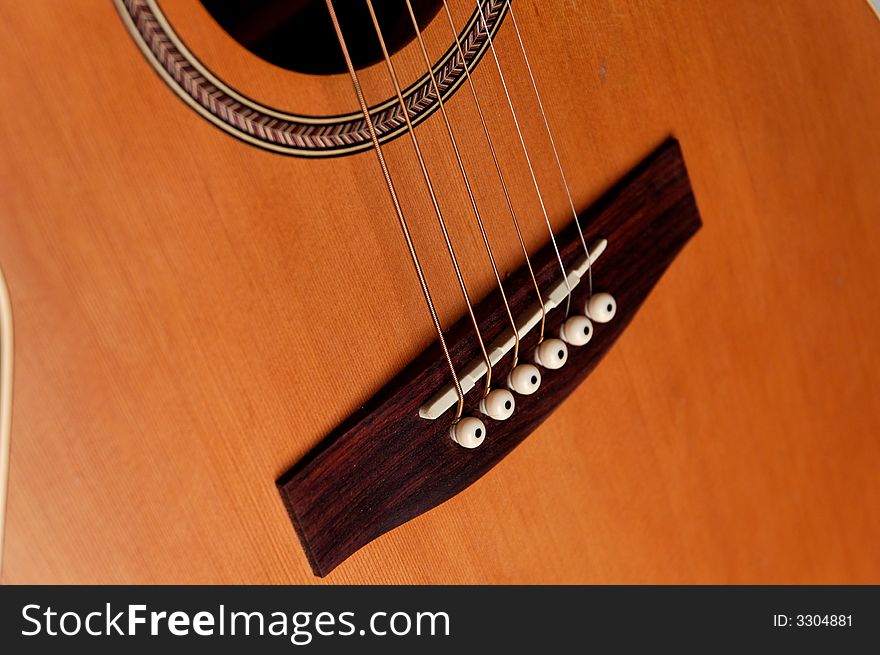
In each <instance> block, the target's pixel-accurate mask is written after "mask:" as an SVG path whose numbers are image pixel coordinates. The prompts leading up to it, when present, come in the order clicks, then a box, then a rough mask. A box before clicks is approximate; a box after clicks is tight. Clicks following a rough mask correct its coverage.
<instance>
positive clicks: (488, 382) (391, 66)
mask: <svg viewBox="0 0 880 655" xmlns="http://www.w3.org/2000/svg"><path fill="white" fill-rule="evenodd" d="M366 2H367V9H368V10H369V12H370V18H371V19H372V21H373V27H374V28H375V30H376V36H378V37H379V45H380V47H381V49H382V56H383V57H384V58H385V65H386V66H387V68H388V74H389V76H390V77H391V82H392V84H393V85H394V92H395V93H396V94H397V101H398V103H399V104H400V108H401V110H402V113H403V118H404V120H405V121H406V127H407V131H408V132H409V136H410V141H411V142H412V144H413V149H414V150H415V153H416V158H417V159H418V161H419V166H420V167H421V170H422V177H423V178H424V180H425V185H426V186H427V187H428V194H429V195H430V196H431V203H432V204H433V206H434V213H435V214H436V215H437V221H438V222H439V223H440V231H441V232H442V233H443V239H444V241H445V242H446V249H447V251H448V252H449V257H450V259H451V260H452V267H453V268H454V269H455V275H456V277H457V278H458V285H459V287H460V288H461V294H462V296H463V297H464V301H465V304H466V305H467V310H468V315H469V316H470V319H471V323H472V324H473V327H474V333H475V334H476V337H477V343H478V344H479V346H480V352H481V353H482V355H483V361H484V362H485V364H486V386H485V390H484V392H483V396H484V397H485V396H488V395H489V392H490V391H491V390H492V361H491V360H490V359H489V354H488V353H487V352H486V345H485V344H484V343H483V337H482V335H481V334H480V326H479V325H478V324H477V317H476V316H475V315H474V308H473V306H472V305H471V299H470V295H469V294H468V290H467V284H465V281H464V276H463V275H462V273H461V268H460V267H459V265H458V257H457V256H456V255H455V248H454V247H453V245H452V240H451V238H450V236H449V231H448V230H447V228H446V221H445V220H444V218H443V212H442V211H441V209H440V203H439V202H438V201H437V194H436V193H435V191H434V184H433V183H432V182H431V175H430V173H428V167H427V165H426V164H425V158H424V156H423V155H422V148H421V146H420V145H419V139H418V137H417V136H416V132H415V129H414V128H413V124H412V121H411V120H410V117H409V109H408V108H407V106H406V101H405V100H404V99H403V92H402V91H401V89H400V82H399V81H398V79H397V71H396V69H395V68H394V64H393V63H392V62H391V56H390V55H389V54H388V47H387V46H386V44H385V38H384V36H383V35H382V28H381V27H380V26H379V19H378V18H377V17H376V10H375V9H374V8H373V2H372V0H366ZM456 379H457V378H456Z"/></svg>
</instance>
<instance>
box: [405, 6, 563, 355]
mask: <svg viewBox="0 0 880 655" xmlns="http://www.w3.org/2000/svg"><path fill="white" fill-rule="evenodd" d="M407 1H409V0H407ZM443 8H444V9H445V11H446V18H447V20H448V21H449V28H450V30H451V31H452V34H453V36H454V37H455V47H456V48H457V49H458V56H459V57H460V58H461V61H462V66H464V74H465V79H466V80H467V83H468V86H469V87H470V90H471V96H472V97H473V99H474V104H475V105H476V108H477V115H478V116H479V117H480V124H481V125H482V126H483V134H484V135H485V136H486V143H487V144H488V146H489V152H490V153H491V154H492V162H493V163H494V164H495V171H496V172H497V173H498V179H499V181H500V182H501V190H502V191H503V192H504V200H505V202H506V203H507V210H508V212H509V213H510V218H511V220H512V221H513V228H514V230H515V231H516V237H517V239H518V241H519V245H520V247H521V248H522V251H523V255H524V256H525V259H526V267H527V268H528V271H529V275H530V276H531V278H532V284H534V285H535V293H536V294H537V296H538V304H539V305H540V306H541V330H540V332H539V335H538V343H541V342H542V341H543V340H544V326H545V324H546V321H547V310H546V308H545V307H544V299H543V297H542V296H541V288H540V287H539V286H538V279H537V278H536V277H535V271H534V269H533V268H532V261H531V259H530V257H529V250H528V248H526V243H525V240H524V239H523V235H522V230H521V229H520V226H519V220H518V219H517V216H516V211H514V208H513V201H512V200H511V198H510V192H509V191H508V188H507V182H506V180H505V179H504V173H503V172H502V170H501V164H500V162H499V160H498V153H497V152H496V151H495V145H494V143H493V142H492V135H491V134H490V133H489V126H488V124H487V122H486V117H485V115H484V114H483V108H482V105H481V104H480V99H479V97H478V96H477V89H476V87H475V86H474V83H473V80H471V72H470V68H469V67H468V65H467V59H465V56H464V50H462V47H461V42H460V41H459V35H458V31H457V30H456V28H455V21H454V20H453V19H452V13H451V12H450V11H449V3H448V2H447V0H443ZM514 333H515V334H516V333H517V331H516V330H514ZM518 341H519V336H518V334H517V342H518ZM517 345H518V343H517ZM515 365H516V358H515V357H514V366H515Z"/></svg>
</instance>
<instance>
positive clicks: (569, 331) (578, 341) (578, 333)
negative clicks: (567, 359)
mask: <svg viewBox="0 0 880 655" xmlns="http://www.w3.org/2000/svg"><path fill="white" fill-rule="evenodd" d="M559 336H560V338H561V339H562V340H563V341H565V343H568V344H571V345H572V346H585V345H587V344H588V343H589V342H590V339H592V338H593V324H592V323H590V319H588V318H587V317H586V316H572V317H571V318H569V319H567V320H566V321H565V323H563V324H562V327H560V328H559Z"/></svg>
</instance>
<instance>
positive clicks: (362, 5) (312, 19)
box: [201, 0, 443, 75]
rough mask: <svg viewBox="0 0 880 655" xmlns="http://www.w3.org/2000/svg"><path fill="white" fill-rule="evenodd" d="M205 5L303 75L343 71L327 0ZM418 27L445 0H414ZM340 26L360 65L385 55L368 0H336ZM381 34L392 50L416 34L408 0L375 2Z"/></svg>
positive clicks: (245, 39) (261, 53) (227, 0)
mask: <svg viewBox="0 0 880 655" xmlns="http://www.w3.org/2000/svg"><path fill="white" fill-rule="evenodd" d="M201 2H202V4H203V5H204V6H205V8H206V9H207V10H208V12H209V13H210V14H211V16H213V18H214V20H216V21H217V22H218V23H219V24H220V27H222V28H223V29H224V30H225V31H226V32H227V33H228V34H229V35H230V36H231V37H232V38H233V39H235V40H236V41H237V42H238V43H239V44H240V45H242V46H243V47H245V48H247V49H248V50H249V51H251V52H252V53H253V54H255V55H257V56H258V57H260V58H261V59H264V60H266V61H268V62H269V63H271V64H275V65H276V66H280V67H281V68H286V69H288V70H292V71H297V72H300V73H310V74H315V75H328V74H332V73H344V72H345V71H346V70H347V69H346V67H345V59H343V57H342V51H341V50H340V48H339V41H338V40H337V38H336V32H335V31H334V30H333V23H331V22H330V15H329V14H328V13H327V4H326V2H325V0H201ZM411 2H412V6H413V11H414V12H415V14H416V19H417V20H418V23H419V27H420V28H421V29H424V28H425V26H427V25H428V23H430V22H431V19H433V18H434V16H436V15H437V12H438V11H439V10H440V8H441V7H442V6H443V5H442V0H411ZM333 6H334V7H335V9H336V14H337V15H338V16H339V24H340V25H341V27H342V32H343V34H344V35H345V41H346V44H347V45H348V49H349V51H350V53H351V57H352V60H353V61H354V65H355V67H356V68H364V67H365V66H369V65H371V64H374V63H376V62H378V61H380V60H381V59H382V50H381V48H380V46H379V39H378V38H377V37H376V30H375V29H374V27H373V22H372V20H371V18H370V13H369V11H368V10H367V3H366V2H365V1H364V0H341V1H340V0H337V1H336V2H335V3H334V5H333ZM373 6H374V7H375V9H376V15H377V17H378V19H379V23H380V25H381V27H382V34H383V35H384V37H385V42H386V44H387V45H388V50H389V52H390V53H391V54H394V53H395V52H398V51H399V50H401V49H402V48H404V47H405V46H406V45H407V44H408V43H409V42H410V41H412V40H413V39H414V38H415V37H416V35H415V30H413V28H412V20H411V19H410V16H409V12H408V11H407V8H406V2H405V0H373Z"/></svg>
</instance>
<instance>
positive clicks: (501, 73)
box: [477, 0, 572, 316]
mask: <svg viewBox="0 0 880 655" xmlns="http://www.w3.org/2000/svg"><path fill="white" fill-rule="evenodd" d="M477 11H478V12H479V14H480V22H481V23H482V24H483V29H484V30H485V31H486V37H487V39H488V41H489V50H490V51H491V52H492V58H493V59H494V60H495V68H496V69H497V70H498V77H499V78H500V79H501V86H502V88H503V89H504V96H505V97H506V98H507V106H508V107H509V108H510V115H511V116H512V117H513V124H514V126H515V127H516V133H517V136H519V143H520V146H521V147H522V151H523V154H524V155H525V158H526V164H527V165H528V168H529V173H530V174H531V176H532V184H533V185H534V187H535V193H536V194H537V195H538V202H539V203H540V205H541V213H542V214H543V215H544V222H545V223H547V230H548V231H549V232H550V241H551V243H552V244H553V250H554V251H555V252H556V261H557V262H558V263H559V269H560V270H561V271H562V279H563V281H564V282H565V288H566V291H567V293H566V295H565V315H566V316H568V314H569V312H570V311H571V292H572V289H571V284H570V283H569V281H568V273H567V272H566V270H565V264H563V263H562V255H561V254H560V252H559V246H558V245H557V243H556V235H555V234H554V233H553V226H552V225H551V224H550V216H548V214H547V207H546V206H545V205H544V197H543V196H542V195H541V187H540V186H539V185H538V178H537V177H536V176H535V169H534V167H533V166H532V158H531V157H530V156H529V149H528V148H527V147H526V141H525V139H524V138H523V133H522V129H521V128H520V125H519V118H517V115H516V109H514V106H513V100H512V99H511V97H510V90H509V89H508V88H507V81H506V80H505V78H504V71H503V70H502V69H501V62H500V61H499V60H498V53H497V52H496V51H495V40H494V39H493V38H492V33H491V31H490V30H489V24H488V23H487V22H486V16H485V14H484V13H483V5H482V0H477Z"/></svg>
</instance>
